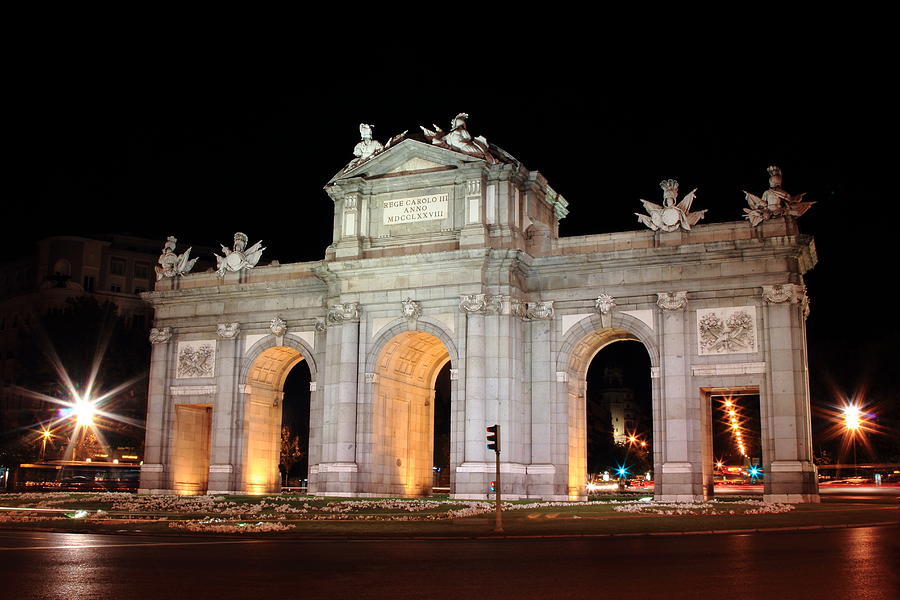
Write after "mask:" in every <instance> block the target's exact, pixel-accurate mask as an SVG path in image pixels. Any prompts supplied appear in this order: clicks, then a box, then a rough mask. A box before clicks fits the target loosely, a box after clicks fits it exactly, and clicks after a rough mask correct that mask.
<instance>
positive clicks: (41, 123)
mask: <svg viewBox="0 0 900 600" xmlns="http://www.w3.org/2000/svg"><path fill="white" fill-rule="evenodd" d="M306 50H309V49H308V48H307V49H306ZM839 54H840V53H839V52H836V51H835V52H834V53H833V54H831V55H829V56H822V55H817V54H815V53H812V52H810V53H798V55H797V57H795V58H794V59H792V60H791V61H789V62H788V63H785V62H784V61H780V60H779V61H777V62H772V58H771V57H769V56H763V55H760V56H759V57H753V56H745V57H744V58H742V62H741V64H740V65H739V67H735V66H734V65H732V66H731V67H729V68H725V67H723V66H722V65H723V64H730V63H727V62H726V63H723V62H721V61H718V62H717V61H716V60H714V58H715V57H710V58H707V59H705V60H702V61H701V60H699V59H698V60H695V61H694V62H691V63H683V64H679V63H676V62H675V61H673V62H671V63H667V64H665V65H657V64H649V63H648V64H643V65H641V64H633V63H632V64H629V65H627V66H626V65H623V64H621V61H620V60H617V59H614V58H613V57H609V56H607V57H605V58H604V57H602V56H587V55H580V56H579V57H578V58H577V60H578V61H579V62H578V63H577V64H574V63H573V62H572V60H575V59H572V58H565V59H562V58H560V59H558V61H557V62H556V63H554V62H552V61H547V60H545V61H544V62H542V63H541V64H540V66H538V65H537V64H534V65H525V64H520V63H516V62H515V61H514V60H512V59H509V60H501V59H500V58H495V59H494V60H490V61H487V60H484V61H481V62H480V63H479V64H478V67H479V68H478V69H475V68H458V69H457V68H453V67H452V66H451V63H447V64H432V65H429V67H428V68H421V67H418V66H414V65H411V64H409V63H406V62H403V61H399V62H397V63H396V64H395V65H393V66H391V68H389V69H383V70H381V71H378V72H375V71H374V70H372V68H371V67H370V66H369V65H370V63H371V62H372V61H366V62H360V63H343V64H338V65H332V64H329V65H318V66H310V64H309V63H310V62H311V61H312V60H313V57H311V56H310V54H309V53H308V52H307V53H305V54H304V57H305V58H304V60H297V61H294V63H293V64H292V65H291V67H290V68H289V69H288V68H287V67H285V66H284V65H279V66H278V67H274V66H272V65H267V68H265V69H264V68H262V67H259V68H251V67H254V66H255V65H252V64H248V61H243V62H238V63H235V64H234V65H226V64H221V63H217V62H216V60H217V59H216V58H215V57H214V56H212V55H205V56H203V57H200V58H198V57H192V58H191V59H185V60H184V61H183V62H178V61H167V62H160V61H157V60H155V58H154V57H153V56H143V57H142V58H141V59H140V60H135V61H126V60H115V61H114V59H111V58H109V57H108V56H105V57H103V58H102V59H98V58H97V57H91V58H90V59H88V58H85V57H83V56H81V55H75V56H69V55H68V54H67V53H61V54H60V55H56V56H54V57H53V60H50V61H46V62H44V63H41V64H40V66H39V67H37V66H35V65H31V66H29V67H28V68H26V69H24V70H22V71H21V72H18V73H17V74H16V80H15V81H14V82H13V83H14V85H12V86H11V87H9V88H8V90H9V93H10V95H11V96H12V100H13V104H14V106H15V108H14V110H13V111H11V112H10V113H8V115H9V116H8V118H9V119H10V127H9V128H10V136H11V137H10V138H9V140H8V142H9V143H10V146H9V147H10V148H12V149H13V152H14V155H13V156H12V157H11V159H10V160H9V161H8V163H7V167H8V168H9V170H8V172H9V173H10V176H11V178H12V181H11V182H9V183H8V188H7V189H8V191H7V194H5V196H6V198H5V200H4V202H3V217H4V224H5V227H4V234H5V236H6V239H7V244H6V252H7V255H8V256H15V255H16V254H18V253H26V252H28V251H30V247H31V246H30V244H31V243H32V242H34V241H35V240H36V239H39V238H41V237H44V236H48V235H58V234H91V233H98V234H102V233H113V232H115V233H130V234H135V235H140V236H145V237H150V238H156V239H159V240H160V247H162V242H163V240H164V239H165V238H166V236H168V235H175V236H176V237H177V238H178V243H179V251H181V249H183V248H184V247H185V245H194V246H202V245H207V246H214V247H218V244H219V243H227V244H229V245H230V244H231V240H232V236H233V234H234V232H235V231H243V232H245V233H246V234H247V235H248V236H249V238H250V243H253V242H255V241H257V240H259V239H262V240H263V241H264V245H265V246H267V247H268V250H266V252H265V254H264V255H263V259H262V263H263V264H266V263H267V262H269V261H271V260H273V259H278V260H279V261H281V262H282V263H285V262H293V261H307V260H318V259H321V258H322V257H323V255H324V249H325V246H326V245H327V244H329V243H330V241H331V239H330V236H331V219H332V202H331V201H330V199H329V198H328V197H327V195H326V194H325V192H324V191H323V189H322V188H323V186H324V185H325V184H326V183H327V181H328V180H329V179H330V178H331V177H332V176H333V175H334V174H335V173H337V172H338V171H339V170H340V169H341V168H342V167H343V166H344V165H345V164H346V163H347V162H348V161H349V160H350V159H352V158H353V155H352V150H353V146H354V145H355V144H356V143H357V142H358V141H359V132H358V125H359V123H360V122H366V123H370V124H373V125H374V137H375V138H376V139H378V140H380V141H382V142H385V141H386V140H387V139H388V138H389V137H390V136H392V135H395V134H397V133H400V132H402V131H404V130H407V129H408V130H410V133H413V132H419V125H425V126H427V127H429V128H430V127H431V125H432V124H433V123H436V124H438V125H439V126H441V127H442V128H444V129H445V130H447V129H449V123H450V119H451V118H452V117H453V116H454V115H456V114H457V113H458V112H467V113H469V115H470V118H469V130H470V131H471V132H472V134H473V135H484V136H485V137H487V139H488V140H489V141H490V142H491V143H493V144H496V145H498V146H500V147H501V148H503V149H504V150H506V151H507V152H509V153H510V154H512V155H513V156H515V157H516V158H518V159H519V160H520V161H522V163H523V164H524V165H525V166H526V167H527V168H529V169H532V170H538V171H540V172H541V173H542V174H544V175H545V176H546V177H547V179H548V181H549V182H550V185H551V186H553V187H554V189H556V190H557V191H558V192H559V193H561V194H562V195H563V196H564V197H565V198H566V199H567V200H568V202H569V208H570V211H571V212H570V214H569V216H568V217H567V218H566V219H565V220H563V221H562V224H561V226H560V233H561V235H581V234H589V233H602V232H612V231H623V230H638V229H642V228H643V226H642V225H639V224H638V223H637V219H636V217H635V216H634V214H633V213H634V212H636V211H639V210H640V208H641V206H640V203H639V199H641V198H644V199H647V200H650V201H653V202H657V203H659V202H660V201H661V198H662V196H661V192H660V189H659V185H658V184H659V182H660V181H661V180H662V179H668V178H674V179H677V180H678V181H679V182H680V183H681V193H682V194H684V193H686V192H687V191H690V190H691V189H693V188H694V187H697V188H699V190H698V196H697V200H696V201H695V203H694V207H693V208H694V209H695V210H702V209H708V213H707V216H706V219H705V220H704V221H702V222H701V224H702V223H710V222H723V221H733V220H740V219H741V215H742V212H741V211H742V208H744V207H745V206H746V204H745V202H744V199H743V193H742V191H741V190H742V189H746V190H748V191H750V192H753V193H755V194H757V195H760V194H761V193H762V192H763V191H764V190H765V189H766V188H767V185H768V184H767V181H768V175H767V173H766V167H767V166H769V165H772V164H777V165H779V166H780V167H781V168H782V170H783V172H784V188H785V189H787V190H788V191H789V192H790V193H792V194H798V193H800V192H807V196H806V199H807V200H812V201H816V202H817V204H816V205H815V206H814V207H813V208H812V209H811V210H810V211H809V212H808V213H807V214H806V215H805V216H804V217H803V218H802V219H801V220H800V229H801V231H802V232H803V233H805V234H810V235H813V236H814V237H815V240H816V248H817V251H818V257H819V264H818V265H817V266H816V267H815V268H814V269H813V270H812V271H811V272H810V273H808V274H807V276H806V283H807V285H808V289H809V295H810V298H811V308H812V312H811V315H810V317H809V320H808V329H809V332H808V334H809V356H810V369H811V374H812V393H813V403H814V405H826V404H830V403H834V402H835V401H836V398H835V394H837V393H844V394H852V393H853V392H854V391H856V389H858V388H860V387H861V386H865V389H867V390H868V394H869V395H870V397H872V398H873V399H875V400H877V401H878V402H879V403H881V404H883V405H892V406H893V407H894V408H893V410H894V414H896V410H897V409H896V406H897V404H898V389H900V385H898V377H897V375H896V370H895V367H894V365H895V363H896V362H897V358H898V353H897V351H896V341H895V340H896V339H897V334H898V327H897V316H896V310H895V308H894V307H895V305H896V300H895V297H894V294H893V293H892V292H891V291H890V290H889V289H888V286H889V285H890V284H891V283H892V280H893V279H894V278H895V277H896V274H897V267H896V266H895V264H894V263H895V260H894V256H893V255H894V252H895V251H894V246H895V244H894V243H893V241H894V239H895V237H896V233H895V231H897V229H898V224H900V223H898V221H900V219H898V216H897V211H896V209H895V208H894V206H895V201H894V200H889V194H890V197H893V196H894V195H895V192H894V190H893V189H890V188H889V187H888V185H891V186H892V187H893V186H894V185H896V184H895V182H893V181H892V182H890V184H889V183H888V181H887V180H888V176H889V175H892V174H893V173H894V172H896V166H895V156H896V150H895V149H894V148H892V147H891V145H890V144H893V143H895V141H896V139H897V136H896V130H897V127H896V124H897V123H896V112H895V109H894V106H893V105H894V103H895V99H894V97H893V96H892V95H891V94H889V93H888V92H887V88H888V86H889V84H890V82H889V81H887V80H886V79H885V76H884V72H883V71H882V70H880V65H879V64H878V63H877V61H873V60H869V61H868V62H866V63H860V62H857V61H854V60H853V57H849V58H848V57H842V56H839ZM601 59H602V60H601ZM604 60H608V61H609V62H608V63H607V62H604ZM454 64H455V63H454ZM575 72H577V73H578V75H579V76H578V77H577V78H573V77H571V74H572V73H575ZM10 184H11V185H10Z"/></svg>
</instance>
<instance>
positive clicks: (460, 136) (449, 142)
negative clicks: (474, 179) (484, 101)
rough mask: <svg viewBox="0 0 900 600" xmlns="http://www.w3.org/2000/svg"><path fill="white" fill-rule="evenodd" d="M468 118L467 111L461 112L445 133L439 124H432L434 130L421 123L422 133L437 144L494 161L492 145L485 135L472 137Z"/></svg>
mask: <svg viewBox="0 0 900 600" xmlns="http://www.w3.org/2000/svg"><path fill="white" fill-rule="evenodd" d="M468 118H469V115H467V114H466V113H459V114H458V115H456V116H455V117H454V118H453V120H452V121H450V131H449V133H444V130H443V129H441V128H440V127H438V126H437V125H432V127H434V131H432V130H430V129H426V128H425V127H422V126H421V125H419V128H420V129H421V130H422V133H424V134H425V137H426V138H427V139H428V141H430V142H431V143H432V144H434V145H435V146H441V147H442V148H450V149H451V150H458V151H459V152H463V153H465V154H471V155H472V156H477V157H479V158H484V159H486V160H487V161H488V162H493V158H492V157H491V152H490V145H489V144H488V141H487V139H485V137H484V136H483V135H479V136H478V137H472V134H471V133H469V130H468V129H466V119H468Z"/></svg>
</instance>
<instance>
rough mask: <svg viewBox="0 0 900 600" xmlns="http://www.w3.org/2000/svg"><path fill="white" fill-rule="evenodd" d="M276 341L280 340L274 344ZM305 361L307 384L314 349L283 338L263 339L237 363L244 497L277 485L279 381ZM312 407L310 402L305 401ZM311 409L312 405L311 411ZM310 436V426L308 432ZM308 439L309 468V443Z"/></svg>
mask: <svg viewBox="0 0 900 600" xmlns="http://www.w3.org/2000/svg"><path fill="white" fill-rule="evenodd" d="M279 342H281V343H280V344H279ZM304 360H305V361H306V362H307V366H308V367H309V372H310V381H316V377H317V369H316V361H315V358H314V354H313V350H312V348H310V347H309V345H308V344H307V343H306V342H305V341H304V340H302V339H300V338H298V337H295V336H291V335H285V336H284V337H283V338H276V337H275V336H274V335H269V336H266V337H264V338H262V339H260V340H259V341H257V342H256V343H255V344H253V345H252V346H251V347H250V349H249V351H248V352H247V353H246V354H245V355H244V357H243V358H242V359H241V363H240V370H239V373H238V383H239V386H238V390H237V398H238V401H237V403H236V408H237V410H236V411H235V412H236V413H237V416H238V418H237V419H236V424H237V427H238V431H237V435H236V436H235V437H236V439H237V440H239V446H240V450H239V460H238V464H239V465H240V468H239V470H238V481H239V485H240V488H241V489H242V490H244V491H246V492H249V493H272V492H278V491H279V489H280V485H281V481H280V475H279V471H278V463H279V456H280V448H281V417H282V415H281V412H282V400H283V398H284V381H285V379H286V378H287V375H288V373H289V372H290V371H291V369H293V368H294V366H296V365H297V364H298V363H300V362H301V361H304ZM310 402H311V404H313V405H314V404H315V400H314V398H313V397H312V396H311V397H310ZM310 408H311V410H310V412H311V413H312V411H313V406H311V407H310ZM310 433H311V434H312V428H310ZM312 437H313V436H312V435H311V436H310V438H311V439H310V440H309V447H310V459H311V460H310V463H311V464H312V459H313V456H312V454H313V452H312V448H313V446H314V440H313V439H312Z"/></svg>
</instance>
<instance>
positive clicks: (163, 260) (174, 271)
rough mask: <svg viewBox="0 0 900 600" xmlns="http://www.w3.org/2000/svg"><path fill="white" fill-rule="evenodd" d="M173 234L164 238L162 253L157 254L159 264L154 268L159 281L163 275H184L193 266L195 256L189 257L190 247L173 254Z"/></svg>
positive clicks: (195, 260) (174, 240)
mask: <svg viewBox="0 0 900 600" xmlns="http://www.w3.org/2000/svg"><path fill="white" fill-rule="evenodd" d="M177 241H178V240H176V239H175V238H174V237H173V236H171V235H170V236H169V237H168V238H167V239H166V243H165V245H164V246H163V250H162V254H160V255H159V261H158V262H159V265H160V266H158V267H154V268H155V269H156V280H157V281H159V280H160V279H162V278H163V277H177V276H178V275H186V274H187V273H188V272H189V271H190V270H191V269H193V268H194V263H196V262H197V259H196V258H191V249H190V248H188V249H187V250H185V251H184V254H175V242H177Z"/></svg>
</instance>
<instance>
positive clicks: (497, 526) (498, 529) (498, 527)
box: [494, 426, 503, 533]
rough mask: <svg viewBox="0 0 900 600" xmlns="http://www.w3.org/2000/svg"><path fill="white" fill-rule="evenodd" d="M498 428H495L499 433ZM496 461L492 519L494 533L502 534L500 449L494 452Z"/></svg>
mask: <svg viewBox="0 0 900 600" xmlns="http://www.w3.org/2000/svg"><path fill="white" fill-rule="evenodd" d="M499 430H500V427H499V426H498V427H497V431H498V433H499ZM494 455H495V456H496V459H497V473H496V475H495V477H496V481H497V493H496V495H495V498H496V501H497V507H496V509H495V513H496V517H495V518H494V533H503V510H502V508H501V507H500V490H501V489H503V486H502V485H501V484H500V448H497V450H496V451H495V452H494Z"/></svg>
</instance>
